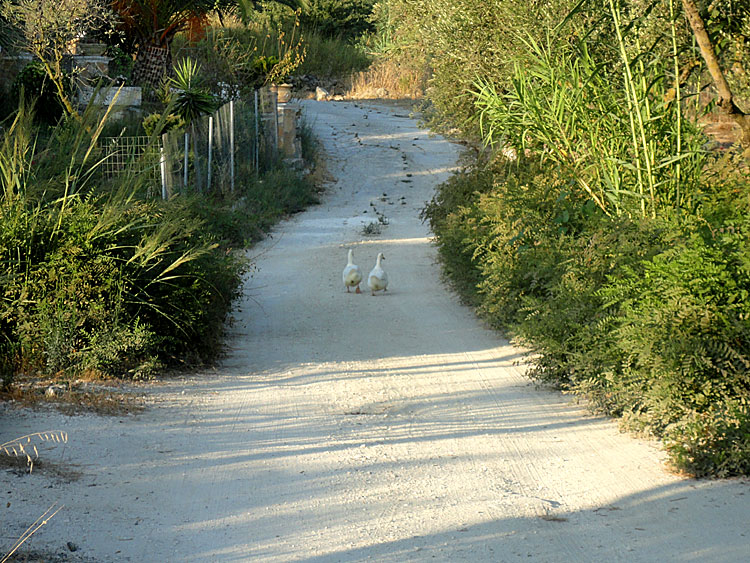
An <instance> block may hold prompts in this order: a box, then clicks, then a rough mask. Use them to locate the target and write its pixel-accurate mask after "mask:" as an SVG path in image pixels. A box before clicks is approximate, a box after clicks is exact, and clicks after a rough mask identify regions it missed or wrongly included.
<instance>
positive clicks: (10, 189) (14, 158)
mask: <svg viewBox="0 0 750 563" xmlns="http://www.w3.org/2000/svg"><path fill="white" fill-rule="evenodd" d="M105 117H106V116H105ZM94 118H95V115H94V112H93V111H87V112H86V113H85V114H84V120H83V123H81V124H80V125H79V124H78V123H73V122H66V123H63V124H61V125H60V126H59V127H58V128H57V129H55V130H54V131H53V133H52V135H51V136H50V137H49V138H47V139H39V140H38V141H36V143H35V142H33V141H32V139H33V138H34V137H33V135H34V129H33V127H32V125H31V117H30V112H28V110H27V109H26V108H23V107H22V108H21V109H20V110H19V112H18V115H17V117H16V119H15V121H14V122H13V124H12V126H11V127H10V128H9V129H8V130H7V131H6V132H5V134H4V135H3V140H2V144H0V163H1V164H0V168H1V169H2V177H0V181H1V182H2V186H1V187H2V192H1V193H2V198H1V199H0V282H1V284H0V285H2V288H3V292H2V295H1V296H0V339H1V340H2V348H3V349H4V352H5V354H4V355H5V359H4V362H3V363H4V364H5V368H6V369H9V368H10V370H12V371H18V370H23V371H25V372H27V373H43V374H48V375H53V374H55V373H58V372H68V373H80V372H81V371H85V370H98V371H101V372H104V373H108V374H110V375H130V376H139V375H141V376H143V375H147V374H148V373H149V372H150V370H152V369H153V368H154V367H155V366H156V365H158V364H159V363H169V362H171V361H172V360H174V359H176V358H177V357H178V355H180V354H187V355H188V356H190V355H193V359H205V358H208V357H209V356H210V355H211V354H212V353H214V352H215V346H216V344H217V342H216V339H215V338H214V337H210V338H207V337H206V336H205V335H206V334H211V335H217V334H220V332H221V330H220V329H221V324H222V322H223V320H224V316H225V315H226V312H227V311H228V310H229V307H230V304H231V300H232V297H233V296H234V295H235V293H236V291H237V286H238V282H239V276H240V273H241V270H242V261H241V260H238V259H237V258H235V257H234V256H233V255H227V254H226V253H225V252H223V251H222V250H221V249H219V248H218V245H217V243H216V242H215V241H214V240H212V237H211V235H210V234H208V235H206V234H204V232H203V231H205V229H202V228H201V222H200V221H199V220H198V219H197V218H195V215H194V214H193V213H192V212H191V211H190V210H189V209H185V208H181V207H180V206H178V205H170V204H168V203H166V204H165V203H162V202H160V201H154V200H148V199H146V198H145V197H144V194H145V193H146V192H147V191H148V186H147V182H148V180H147V179H146V177H145V176H144V175H138V174H125V175H123V176H122V177H120V178H119V179H118V180H117V181H116V182H114V183H109V184H107V183H106V182H105V180H104V179H103V178H102V177H101V174H100V172H101V171H100V168H101V167H100V163H101V161H100V160H99V153H98V151H97V149H96V138H97V135H98V133H99V132H100V131H101V128H102V123H103V120H102V121H99V122H95V121H93V119H94ZM89 131H93V134H92V133H89ZM6 383H7V381H6Z"/></svg>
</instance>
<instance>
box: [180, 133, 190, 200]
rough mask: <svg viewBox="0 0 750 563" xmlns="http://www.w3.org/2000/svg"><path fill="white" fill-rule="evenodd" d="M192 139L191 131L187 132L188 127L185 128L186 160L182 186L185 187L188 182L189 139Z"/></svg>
mask: <svg viewBox="0 0 750 563" xmlns="http://www.w3.org/2000/svg"><path fill="white" fill-rule="evenodd" d="M189 139H190V133H188V132H187V129H185V162H184V165H183V166H184V170H183V171H182V186H183V187H184V188H187V183H188V152H189V149H188V140H189Z"/></svg>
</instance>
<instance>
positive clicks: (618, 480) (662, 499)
mask: <svg viewBox="0 0 750 563" xmlns="http://www.w3.org/2000/svg"><path fill="white" fill-rule="evenodd" d="M303 105H304V112H305V115H306V119H307V120H308V121H309V122H310V123H311V124H312V125H313V127H314V129H315V131H316V133H317V135H318V136H319V137H320V139H321V141H322V143H323V146H324V148H325V151H326V153H327V155H328V157H329V163H328V168H329V172H330V174H331V176H332V177H333V178H334V180H333V181H332V182H331V184H330V185H329V186H328V188H327V191H326V193H325V194H324V196H323V201H322V204H321V205H318V206H315V207H313V208H311V209H310V210H309V211H307V212H305V213H301V214H299V215H296V216H294V217H293V218H292V219H290V220H288V221H286V222H284V223H283V224H281V225H279V226H278V228H277V229H276V230H275V231H274V233H273V236H272V237H271V238H269V239H268V240H266V241H264V242H263V243H261V244H260V245H258V246H256V247H255V248H253V249H252V250H251V251H250V252H251V254H252V255H253V256H256V262H257V270H255V271H254V272H253V275H252V278H251V279H249V281H248V283H247V287H246V292H245V297H244V299H243V300H242V302H241V303H240V304H239V308H238V311H237V312H236V314H235V323H234V324H233V327H232V339H231V342H230V349H229V351H228V354H227V357H226V359H225V361H224V362H223V364H222V366H221V367H220V368H219V369H217V370H215V371H210V372H206V373H200V374H195V375H194V376H191V377H189V378H182V379H180V380H171V381H167V382H163V383H161V384H159V385H155V386H150V387H148V388H146V389H144V392H145V393H147V395H148V396H149V398H150V403H151V406H150V407H149V408H148V409H147V410H146V411H145V412H143V413H141V414H138V415H131V416H120V417H97V416H93V415H86V416H75V417H65V416H62V415H60V414H57V413H52V412H39V411H36V412H33V411H27V410H19V409H15V408H11V407H10V406H8V405H3V406H0V415H1V416H2V418H0V441H5V440H8V439H11V438H13V437H16V436H20V435H24V434H28V433H31V432H37V431H41V430H53V429H61V430H65V431H67V433H68V436H69V440H68V442H67V443H66V444H58V445H55V446H50V447H48V448H47V449H44V450H43V451H42V452H41V454H42V457H41V459H42V460H45V461H47V462H48V464H47V469H46V471H42V470H41V469H40V470H39V471H35V472H34V473H32V474H31V475H22V474H19V473H18V472H14V471H11V470H8V469H2V470H0V486H2V491H3V495H4V496H3V500H4V502H2V506H0V529H1V530H2V532H1V534H2V544H0V546H1V547H0V551H3V550H4V549H5V547H6V546H9V545H10V544H12V542H13V540H14V539H15V538H16V537H18V536H19V535H20V534H21V533H22V532H23V530H24V529H25V528H26V527H27V526H28V525H30V524H31V523H32V522H33V521H34V520H35V519H36V518H37V517H38V516H40V515H41V514H42V513H43V512H44V511H45V510H46V509H47V508H48V507H49V506H51V505H55V506H59V505H63V508H62V509H61V510H60V512H59V513H57V515H56V516H55V517H54V518H52V519H51V520H50V521H49V522H48V523H47V524H46V525H45V526H44V527H42V529H40V530H39V531H38V532H37V533H36V534H35V535H34V536H33V538H32V541H31V542H30V547H29V550H33V551H36V552H38V553H45V554H48V555H49V556H50V557H48V559H47V560H60V561H68V560H70V561H104V562H109V561H146V562H149V561H159V562H161V561H175V562H183V561H187V562H204V561H251V560H252V561H309V562H328V561H362V560H372V561H393V562H395V561H422V560H427V561H433V560H437V561H475V562H476V561H543V562H571V561H575V562H586V561H592V562H601V561H606V562H611V561H623V562H641V561H642V562H652V561H654V562H656V561H658V562H661V561H695V562H740V561H750V502H749V501H750V488H749V487H748V481H747V480H726V481H694V480H690V479H685V478H682V477H679V476H675V475H673V474H671V473H669V472H668V471H667V470H666V469H665V467H664V465H663V459H664V458H663V454H662V453H661V450H660V448H659V445H658V443H655V442H648V441H644V440H639V439H636V438H633V437H631V436H628V435H626V434H622V433H620V432H619V431H618V429H617V425H616V423H614V422H612V421H608V420H606V419H603V418H601V417H597V416H592V415H591V414H589V413H587V412H586V410H585V409H584V408H582V407H581V406H579V405H576V404H575V403H574V402H573V401H572V399H571V397H568V396H562V395H560V394H559V393H556V392H553V391H550V390H545V389H538V388H537V387H536V386H535V385H534V384H532V383H531V382H530V381H529V380H528V379H526V378H525V377H524V375H523V373H524V367H523V365H522V364H521V363H520V362H521V361H522V355H521V353H520V351H519V350H518V349H516V348H514V347H513V346H511V345H509V344H508V343H507V342H506V341H504V340H503V339H502V337H501V336H500V335H498V334H497V333H495V332H492V331H491V330H488V329H487V328H485V327H484V326H483V325H482V324H481V322H480V321H478V320H477V319H476V318H475V316H474V315H473V313H472V311H470V310H469V309H467V308H466V307H464V306H462V305H461V304H460V303H459V302H458V300H457V299H456V298H455V296H454V295H453V294H452V293H451V292H450V291H449V290H448V289H447V288H446V287H445V286H444V284H443V283H442V282H441V279H440V269H439V265H438V264H437V263H436V252H435V249H434V247H433V246H432V245H431V243H430V238H429V237H430V233H429V231H428V227H427V226H426V225H424V224H422V222H421V221H420V219H419V211H420V209H421V208H422V207H423V206H424V204H425V202H426V201H427V200H428V199H429V198H430V197H431V194H432V192H433V189H434V187H435V186H436V185H437V184H438V183H440V182H442V181H443V180H445V179H446V178H448V176H449V174H450V173H451V171H452V170H454V169H455V166H456V165H457V161H458V157H459V153H460V148H459V147H457V146H456V145H453V144H451V143H449V142H447V141H446V140H444V139H442V138H440V137H437V136H431V135H429V134H428V133H427V132H426V131H425V130H423V129H421V128H419V127H418V125H417V123H416V121H414V120H413V119H411V118H410V117H409V111H408V110H405V109H403V108H402V107H399V106H397V105H393V104H391V105H386V104H383V103H376V102H358V103H353V102H314V101H309V102H304V103H303ZM370 223H376V224H377V225H379V227H380V231H381V232H380V233H379V234H373V235H370V236H365V235H364V234H362V230H363V228H364V227H365V226H367V225H368V224H370ZM370 230H372V231H377V228H376V227H370ZM349 248H352V249H353V250H354V260H355V263H357V264H359V265H360V267H361V268H362V270H363V271H364V272H365V274H366V273H367V272H369V270H370V269H371V268H372V266H373V265H374V263H375V258H376V256H377V254H378V252H383V253H384V255H385V261H384V262H383V265H384V268H385V270H386V272H387V273H388V276H389V278H390V285H389V288H388V291H387V292H386V293H385V294H382V293H381V294H378V295H376V296H374V297H373V296H372V295H370V293H369V292H368V291H367V290H366V286H364V285H363V290H364V291H363V293H362V294H356V293H347V292H346V290H345V288H344V286H343V284H342V280H341V272H342V270H343V267H344V265H345V264H346V255H347V251H348V249H349ZM55 503H56V504H55ZM68 542H70V544H71V545H72V547H71V546H69V545H68ZM72 548H75V551H71V549H72Z"/></svg>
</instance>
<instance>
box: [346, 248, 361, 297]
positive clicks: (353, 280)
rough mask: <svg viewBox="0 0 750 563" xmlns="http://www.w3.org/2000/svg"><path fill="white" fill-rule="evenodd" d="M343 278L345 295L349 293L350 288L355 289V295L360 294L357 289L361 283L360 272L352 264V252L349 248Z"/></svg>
mask: <svg viewBox="0 0 750 563" xmlns="http://www.w3.org/2000/svg"><path fill="white" fill-rule="evenodd" d="M343 278H344V285H345V286H346V292H347V293H349V288H350V287H356V288H357V289H356V293H362V292H361V291H360V289H359V284H360V283H361V282H362V270H360V269H359V266H357V265H356V264H354V252H353V251H352V249H351V248H350V249H349V261H348V263H347V264H346V268H344V275H343Z"/></svg>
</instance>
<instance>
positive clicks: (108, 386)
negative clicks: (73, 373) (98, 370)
mask: <svg viewBox="0 0 750 563" xmlns="http://www.w3.org/2000/svg"><path fill="white" fill-rule="evenodd" d="M122 387H123V384H122V383H120V382H113V381H103V382H102V381H99V382H93V381H87V380H84V379H78V380H76V381H65V382H55V381H50V380H46V379H36V378H25V379H24V378H21V379H19V380H18V381H16V382H14V383H13V385H11V387H10V388H9V389H8V390H6V391H3V392H0V401H8V402H11V403H14V404H16V405H18V406H22V407H30V408H34V407H41V406H51V407H53V408H55V409H57V410H58V411H60V412H62V413H63V414H68V415H74V414H83V413H95V414H99V415H107V416H120V415H123V414H133V413H138V412H141V411H142V410H143V409H144V408H145V400H144V398H143V396H141V395H136V394H135V393H133V392H132V391H129V390H125V391H123V390H122Z"/></svg>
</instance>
